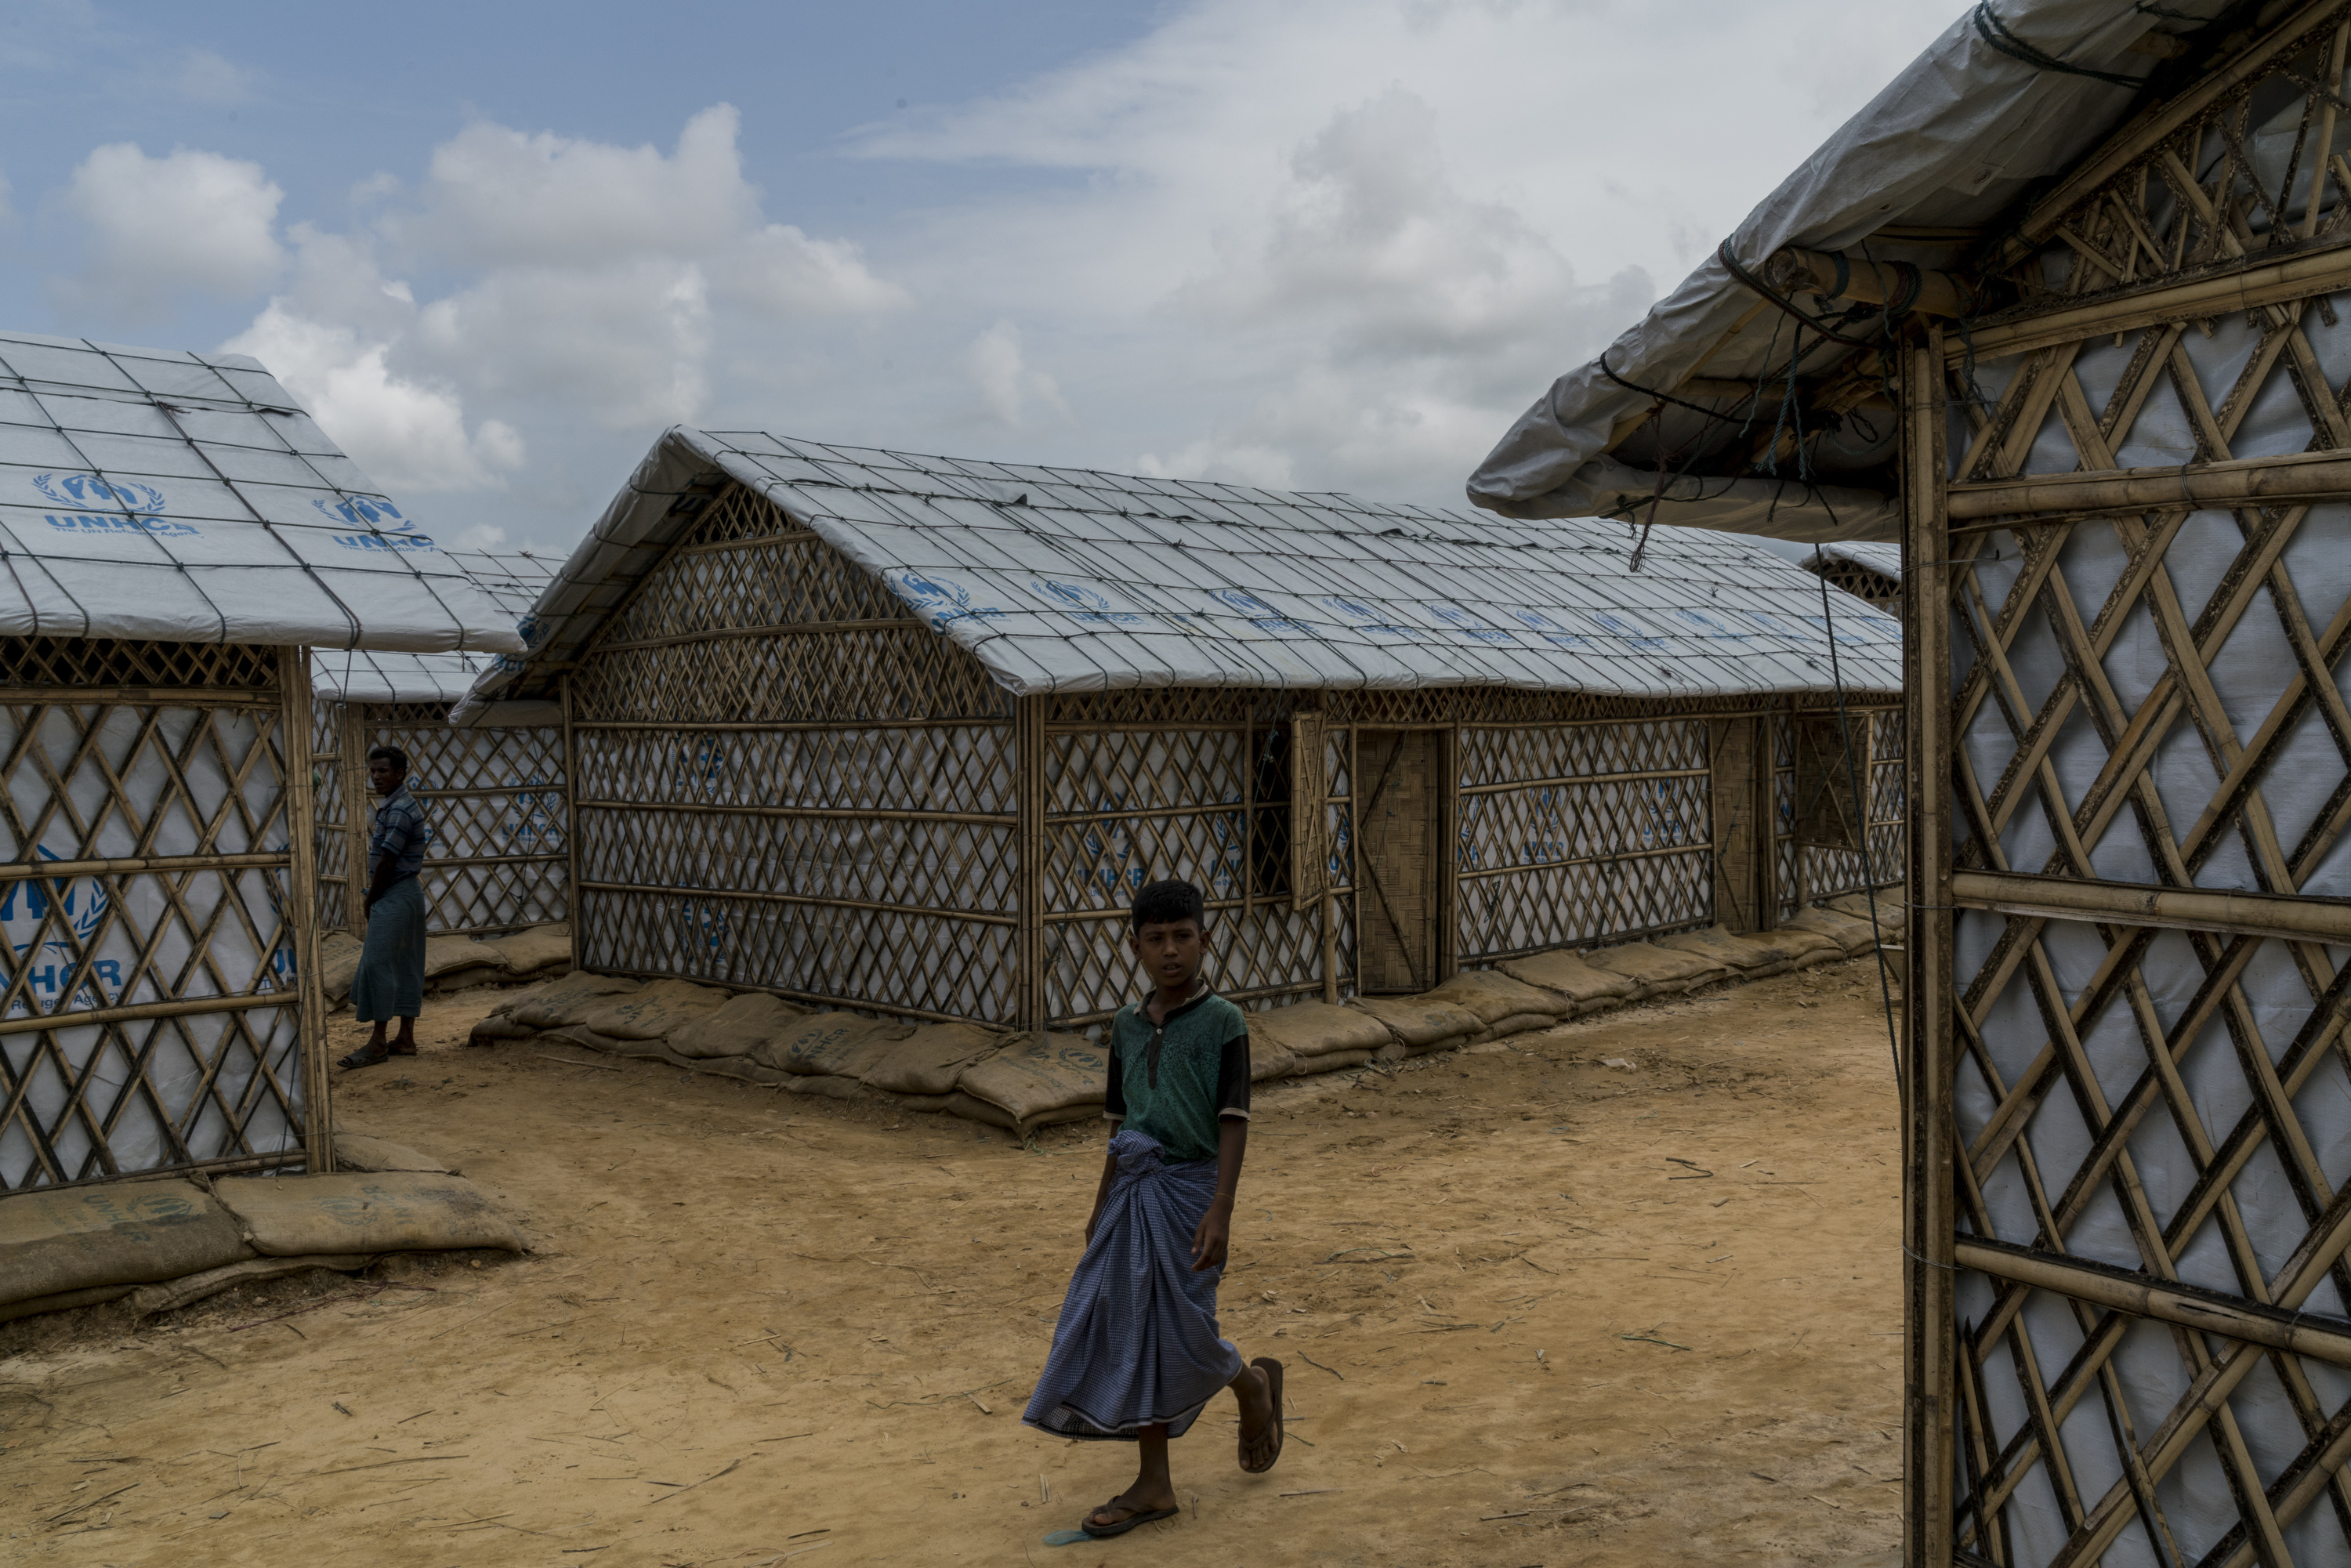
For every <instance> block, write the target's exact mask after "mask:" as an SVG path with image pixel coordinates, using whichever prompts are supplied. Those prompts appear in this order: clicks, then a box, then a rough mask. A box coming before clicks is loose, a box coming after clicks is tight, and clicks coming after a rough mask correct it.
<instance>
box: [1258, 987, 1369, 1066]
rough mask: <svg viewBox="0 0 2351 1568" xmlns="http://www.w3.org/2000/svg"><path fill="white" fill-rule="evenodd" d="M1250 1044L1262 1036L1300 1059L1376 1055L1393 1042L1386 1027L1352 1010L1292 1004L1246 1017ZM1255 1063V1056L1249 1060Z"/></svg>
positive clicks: (1321, 1003)
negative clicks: (1328, 1054)
mask: <svg viewBox="0 0 2351 1568" xmlns="http://www.w3.org/2000/svg"><path fill="white" fill-rule="evenodd" d="M1259 1036H1263V1037H1264V1038H1265V1039H1266V1040H1268V1041H1269V1042H1270V1043H1271V1044H1272V1045H1275V1046H1279V1047H1280V1048H1281V1049H1282V1050H1284V1051H1288V1052H1289V1053H1290V1055H1292V1056H1295V1057H1299V1058H1301V1059H1303V1058H1305V1057H1309V1056H1321V1055H1323V1054H1325V1053H1326V1052H1329V1051H1377V1050H1378V1049H1379V1048H1380V1047H1382V1046H1384V1045H1385V1044H1386V1043H1387V1042H1388V1040H1390V1039H1391V1038H1392V1037H1391V1036H1390V1035H1389V1033H1388V1027H1387V1025H1385V1024H1384V1023H1382V1022H1380V1020H1379V1019H1375V1018H1373V1017H1372V1016H1371V1015H1369V1014H1368V1013H1365V1012H1364V1011H1362V1010H1360V1009H1355V1008H1346V1007H1333V1006H1332V1005H1331V1004H1330V1003H1329V1002H1292V1003H1290V1005H1289V1006H1288V1007H1286V1008H1267V1009H1263V1010H1261V1011H1258V1012H1252V1013H1250V1014H1249V1038H1250V1040H1251V1041H1252V1044H1251V1047H1250V1049H1251V1051H1252V1052H1254V1051H1255V1049H1256V1047H1255V1044H1254V1043H1253V1042H1254V1041H1255V1040H1257V1039H1258V1037H1259ZM1251 1060H1252V1063H1254V1060H1255V1059H1254V1056H1252V1059H1251Z"/></svg>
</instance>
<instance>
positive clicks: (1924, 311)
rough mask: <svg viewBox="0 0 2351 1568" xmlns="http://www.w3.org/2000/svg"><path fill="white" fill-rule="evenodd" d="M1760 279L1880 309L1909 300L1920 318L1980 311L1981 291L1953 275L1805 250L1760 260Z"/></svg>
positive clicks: (1784, 250)
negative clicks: (1888, 303)
mask: <svg viewBox="0 0 2351 1568" xmlns="http://www.w3.org/2000/svg"><path fill="white" fill-rule="evenodd" d="M1840 273H1842V274H1843V275H1844V276H1843V277H1839V276H1838V275H1839V274H1840ZM1763 281H1764V282H1766V283H1769V284H1770V285H1771V287H1774V288H1776V289H1778V290H1779V291H1780V292H1781V293H1782V294H1798V293H1804V294H1818V295H1820V296H1822V297H1823V298H1829V299H1850V300H1854V301H1856V302H1857V303H1861V304H1866V305H1883V304H1885V303H1886V301H1887V300H1889V299H1896V300H1898V299H1902V298H1904V297H1906V296H1910V298H1909V300H1908V306H1907V308H1909V309H1912V310H1915V311H1917V313H1919V314H1920V315H1923V316H1941V317H1948V318H1954V319H1956V318H1959V317H1963V316H1978V315H1981V314H1982V313H1983V301H1982V298H1981V295H1980V291H1979V290H1978V289H1977V287H1976V286H1975V285H1974V284H1972V283H1970V282H1969V281H1968V280H1967V279H1966V278H1964V277H1959V276H1958V275H1957V274H1955V273H1949V272H1937V271H1935V270H1933V269H1932V268H1928V267H1907V266H1905V265H1903V264H1901V263H1896V262H1883V261H1872V260H1869V259H1867V258H1866V257H1855V256H1844V255H1842V254H1835V255H1832V254H1829V253H1827V252H1823V251H1817V250H1805V249H1803V248H1802V247H1801V246H1782V247H1781V248H1780V249H1778V250H1775V251H1773V252H1772V253H1771V255H1770V256H1767V257H1766V258H1765V259H1764V262H1763ZM1914 290H1915V294H1914V292H1913V291H1914ZM1734 384H1735V383H1734Z"/></svg>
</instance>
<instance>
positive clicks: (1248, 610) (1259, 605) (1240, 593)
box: [1208, 588, 1314, 637]
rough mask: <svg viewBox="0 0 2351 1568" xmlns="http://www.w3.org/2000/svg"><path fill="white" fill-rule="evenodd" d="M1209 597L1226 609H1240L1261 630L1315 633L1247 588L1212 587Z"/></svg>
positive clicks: (1309, 635) (1304, 634) (1302, 633)
mask: <svg viewBox="0 0 2351 1568" xmlns="http://www.w3.org/2000/svg"><path fill="white" fill-rule="evenodd" d="M1208 597H1209V598H1211V599H1213V600H1215V601H1217V603H1219V604H1221V605H1223V606H1224V607H1225V608H1226V609H1228V610H1236V611H1238V612H1240V613H1241V614H1243V615H1245V616H1247V617H1249V624H1250V625H1252V626H1254V627H1256V628H1258V629H1259V631H1261V632H1298V633H1299V634H1301V636H1308V637H1311V636H1312V635H1313V634H1314V631H1313V628H1312V627H1310V626H1301V625H1300V624H1299V623H1298V622H1295V621H1292V620H1291V619H1290V617H1288V616H1286V615H1284V614H1282V613H1280V612H1279V611H1277V610H1275V609H1274V607H1273V606H1272V605H1270V604H1268V603H1267V602H1266V601H1264V600H1262V599H1259V597H1258V596H1257V595H1256V594H1254V593H1251V592H1249V591H1248V590H1247V589H1243V588H1212V589H1210V590H1208Z"/></svg>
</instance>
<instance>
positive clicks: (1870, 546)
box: [1816, 539, 1902, 582]
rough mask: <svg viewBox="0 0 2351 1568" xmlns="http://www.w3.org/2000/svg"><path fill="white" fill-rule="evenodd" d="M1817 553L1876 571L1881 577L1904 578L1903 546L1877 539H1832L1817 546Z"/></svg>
mask: <svg viewBox="0 0 2351 1568" xmlns="http://www.w3.org/2000/svg"><path fill="white" fill-rule="evenodd" d="M1816 549H1817V553H1818V554H1820V555H1821V556H1822V557H1823V558H1824V559H1829V560H1841V561H1844V563H1845V564H1846V565H1848V566H1857V567H1859V568H1861V570H1864V571H1874V572H1876V573H1877V575H1878V576H1880V577H1890V578H1892V579H1893V580H1895V581H1896V582H1899V581H1901V580H1902V547H1901V546H1900V545H1897V544H1884V543H1879V542H1877V541H1876V540H1868V541H1865V540H1860V539H1832V540H1830V541H1829V542H1828V543H1826V544H1823V545H1821V546H1818V547H1816Z"/></svg>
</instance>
